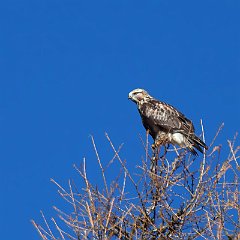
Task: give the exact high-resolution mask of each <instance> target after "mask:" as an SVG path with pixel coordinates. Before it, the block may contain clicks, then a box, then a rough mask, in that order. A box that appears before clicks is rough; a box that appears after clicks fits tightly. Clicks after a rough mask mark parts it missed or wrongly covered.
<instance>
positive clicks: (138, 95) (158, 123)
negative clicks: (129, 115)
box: [128, 89, 208, 155]
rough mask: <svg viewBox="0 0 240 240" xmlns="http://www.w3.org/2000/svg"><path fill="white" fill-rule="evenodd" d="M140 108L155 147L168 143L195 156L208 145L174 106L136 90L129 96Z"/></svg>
mask: <svg viewBox="0 0 240 240" xmlns="http://www.w3.org/2000/svg"><path fill="white" fill-rule="evenodd" d="M128 98H129V99H131V100H132V101H133V102H135V103H136V104H137V106H138V111H139V113H140V115H141V118H142V122H143V125H144V127H145V129H146V130H147V131H149V134H150V135H151V136H152V138H153V139H154V145H153V147H159V146H160V145H165V144H168V143H171V144H177V145H179V146H180V147H184V148H187V149H189V150H190V151H191V152H192V153H193V154H194V155H197V152H196V151H195V149H194V148H196V149H197V150H198V151H200V152H203V149H202V148H205V149H207V148H208V147H207V145H206V144H205V143H204V142H203V141H202V140H201V139H200V138H199V137H197V136H196V135H195V133H194V126H193V123H192V121H190V120H189V119H187V118H186V117H185V116H184V115H183V114H182V113H181V112H179V111H178V110H177V109H176V108H174V107H173V106H171V105H169V104H167V103H164V102H160V101H158V100H156V99H154V98H153V97H151V96H150V95H149V94H148V93H147V92H146V91H145V90H143V89H135V90H133V91H131V92H130V93H129V96H128Z"/></svg>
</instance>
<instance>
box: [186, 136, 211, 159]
mask: <svg viewBox="0 0 240 240" xmlns="http://www.w3.org/2000/svg"><path fill="white" fill-rule="evenodd" d="M187 141H188V142H189V144H188V146H187V148H188V150H189V151H190V152H192V154H194V155H198V154H197V152H196V150H195V149H194V148H196V149H197V150H198V151H199V152H201V153H203V148H205V149H206V150H207V149H208V146H207V145H206V144H205V143H204V142H203V141H202V140H201V139H200V138H199V137H197V136H196V135H192V136H188V137H187Z"/></svg>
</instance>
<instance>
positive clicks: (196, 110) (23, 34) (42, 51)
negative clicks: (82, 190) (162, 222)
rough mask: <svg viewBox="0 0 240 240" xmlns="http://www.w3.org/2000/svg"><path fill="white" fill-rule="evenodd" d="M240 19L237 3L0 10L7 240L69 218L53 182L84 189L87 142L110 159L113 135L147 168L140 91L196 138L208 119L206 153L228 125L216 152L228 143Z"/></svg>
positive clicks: (2, 202)
mask: <svg viewBox="0 0 240 240" xmlns="http://www.w3.org/2000/svg"><path fill="white" fill-rule="evenodd" d="M239 13H240V2H239V1H237V0H235V1H234V0H233V1H227V0H226V1H222V0H217V1H192V0H191V1H165V0H164V1H163V0H158V1H147V2H146V1H129V0H128V1H81V0H78V1H72V0H68V1H62V0H34V1H33V0H22V1H16V0H9V1H1V3H0V34H1V36H0V46H1V47H0V159H1V167H0V179H1V181H0V188H1V198H0V212H1V216H0V233H1V235H0V236H1V239H38V234H37V233H36V232H35V230H34V229H33V227H32V225H31V224H30V219H32V218H34V219H35V220H40V214H39V210H41V209H42V210H43V211H44V212H45V213H46V215H47V217H51V216H52V215H53V214H54V211H53V210H52V208H51V206H52V205H55V204H56V205H57V206H59V207H62V205H61V204H62V202H59V199H58V197H57V196H58V195H57V193H56V191H55V190H56V187H55V186H54V185H53V184H51V183H50V182H49V180H50V178H54V179H55V180H57V181H59V182H60V183H61V184H63V185H64V184H66V183H67V180H68V179H69V178H72V177H73V178H76V176H77V175H76V174H75V172H74V170H73V168H72V165H73V164H74V163H76V164H80V162H81V160H82V158H83V157H84V156H86V157H87V160H88V161H89V162H90V163H89V162H88V166H89V174H90V175H91V174H92V175H94V172H95V170H96V167H97V164H96V161H95V158H92V156H93V151H92V147H91V143H90V138H89V135H90V134H93V135H94V136H95V140H96V143H97V144H98V145H99V147H100V146H101V145H102V146H103V147H102V148H103V150H104V148H105V146H107V143H106V141H105V139H104V132H105V131H106V132H108V133H109V135H110V137H111V138H112V140H113V141H114V142H115V143H116V144H120V143H122V142H124V155H125V157H126V159H127V161H128V162H131V164H133V165H136V164H137V163H139V160H140V159H139V156H140V152H141V151H142V148H141V143H140V140H139V137H138V134H139V133H141V134H144V129H143V127H142V125H141V121H140V118H139V116H138V113H137V110H136V106H135V105H134V104H133V103H132V102H130V101H128V99H127V96H128V92H129V91H131V90H132V89H133V88H137V87H141V88H145V89H146V90H148V91H149V92H150V93H151V94H152V95H153V96H155V97H156V98H158V99H161V100H163V101H166V102H168V103H170V104H172V105H174V106H176V107H177V108H178V109H180V110H181V111H182V112H184V113H185V114H186V116H187V117H189V118H191V119H192V120H193V121H194V123H195V127H196V129H197V132H198V133H200V126H199V119H200V118H203V120H204V123H205V129H206V141H207V143H208V142H209V141H211V139H212V137H213V135H214V133H215V131H216V130H217V128H218V126H219V125H220V123H221V122H225V128H224V131H223V132H222V134H221V136H220V138H219V140H218V142H222V143H223V144H225V141H226V138H232V136H233V135H234V133H235V132H236V131H238V130H239V122H240V108H239V103H240V101H239V94H240V31H239V24H240V14H239ZM106 149H107V147H106ZM103 150H102V151H101V152H102V155H103V156H104V151H103ZM108 160H109V159H106V161H108ZM103 161H104V159H103ZM113 174H115V173H114V171H113Z"/></svg>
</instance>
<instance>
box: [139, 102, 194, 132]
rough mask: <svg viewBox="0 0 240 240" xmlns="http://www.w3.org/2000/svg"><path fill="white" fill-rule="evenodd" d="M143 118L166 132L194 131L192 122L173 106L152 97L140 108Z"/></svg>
mask: <svg viewBox="0 0 240 240" xmlns="http://www.w3.org/2000/svg"><path fill="white" fill-rule="evenodd" d="M139 111H140V113H141V115H142V118H143V120H144V119H145V120H146V119H148V121H149V122H150V123H152V124H155V125H157V126H159V127H160V128H163V129H164V130H165V131H166V132H182V133H184V134H192V133H194V127H193V124H192V122H191V121H190V120H189V119H187V118H186V117H185V116H184V115H183V114H182V113H181V112H179V111H178V110H177V109H175V108H174V107H173V106H171V105H169V104H166V103H164V102H160V101H158V100H155V99H151V100H149V101H147V102H146V103H143V104H142V106H141V108H140V109H139Z"/></svg>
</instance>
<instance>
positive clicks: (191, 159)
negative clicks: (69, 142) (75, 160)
mask: <svg viewBox="0 0 240 240" xmlns="http://www.w3.org/2000/svg"><path fill="white" fill-rule="evenodd" d="M221 129H222V126H221V127H220V128H219V130H218V132H217V134H216V136H215V137H214V139H213V141H212V143H211V144H210V150H209V153H206V152H204V154H203V155H202V156H201V157H197V158H196V157H195V156H193V155H192V154H190V153H188V152H187V151H186V150H184V149H177V148H173V149H168V148H166V147H165V148H164V147H162V149H161V151H160V153H159V152H157V153H156V152H153V151H152V149H151V147H149V142H148V136H147V138H146V140H145V139H144V141H143V140H142V139H141V140H142V143H143V147H144V152H145V156H144V157H142V158H141V159H139V163H140V165H139V166H137V168H136V171H135V172H134V173H133V172H132V171H131V172H130V170H129V169H128V168H127V164H126V161H124V160H123V159H122V158H121V153H120V150H121V148H122V145H120V146H119V147H118V148H117V147H115V145H114V144H113V142H112V140H111V139H110V137H109V136H108V135H107V134H106V138H107V141H108V142H109V144H110V146H111V149H112V152H113V158H112V159H111V161H110V162H109V163H108V164H106V166H104V165H103V162H102V160H101V158H100V157H99V154H98V150H97V147H96V145H95V142H94V138H93V137H92V144H93V147H94V150H95V153H96V157H97V162H96V164H97V163H98V165H99V168H100V170H101V175H102V186H103V187H102V189H99V185H97V186H96V183H92V182H90V180H89V178H88V176H87V170H86V161H85V159H84V160H83V163H82V166H81V167H76V166H75V169H76V171H77V172H78V173H79V176H80V177H81V178H82V180H83V181H84V188H80V186H78V187H76V186H75V184H74V182H72V181H69V182H68V186H69V187H68V189H65V188H63V187H62V186H60V185H59V184H58V183H57V182H56V181H54V180H52V182H54V183H55V184H56V185H57V186H58V188H59V194H60V196H61V197H62V198H63V199H64V200H66V203H67V204H70V206H71V207H72V211H71V212H65V211H63V210H60V209H58V208H56V207H54V209H55V210H56V212H57V220H56V219H55V218H52V223H51V224H50V223H49V222H48V221H47V220H46V218H45V216H44V215H43V213H42V217H43V225H45V226H42V225H39V224H37V223H36V222H35V221H34V220H32V223H33V225H34V226H35V228H36V229H37V231H38V232H39V234H40V236H41V238H42V239H44V240H46V239H189V240H190V239H240V203H239V197H240V195H239V177H240V176H239V171H240V167H239V164H238V159H239V149H240V146H235V140H236V137H235V138H234V139H233V140H232V141H227V143H228V146H227V147H228V148H229V155H228V156H227V157H226V158H225V159H223V157H222V156H221V152H222V147H221V146H214V142H215V139H216V137H217V135H218V134H219V132H220V131H221ZM236 136H237V135H236ZM202 137H203V138H204V130H203V127H202ZM114 161H118V162H119V163H120V164H119V174H118V176H117V177H116V179H115V180H113V181H111V182H109V181H108V177H107V172H108V171H110V170H111V167H112V164H113V162H114ZM114 171H115V172H116V169H114ZM79 188H80V189H79ZM50 225H51V226H50Z"/></svg>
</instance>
